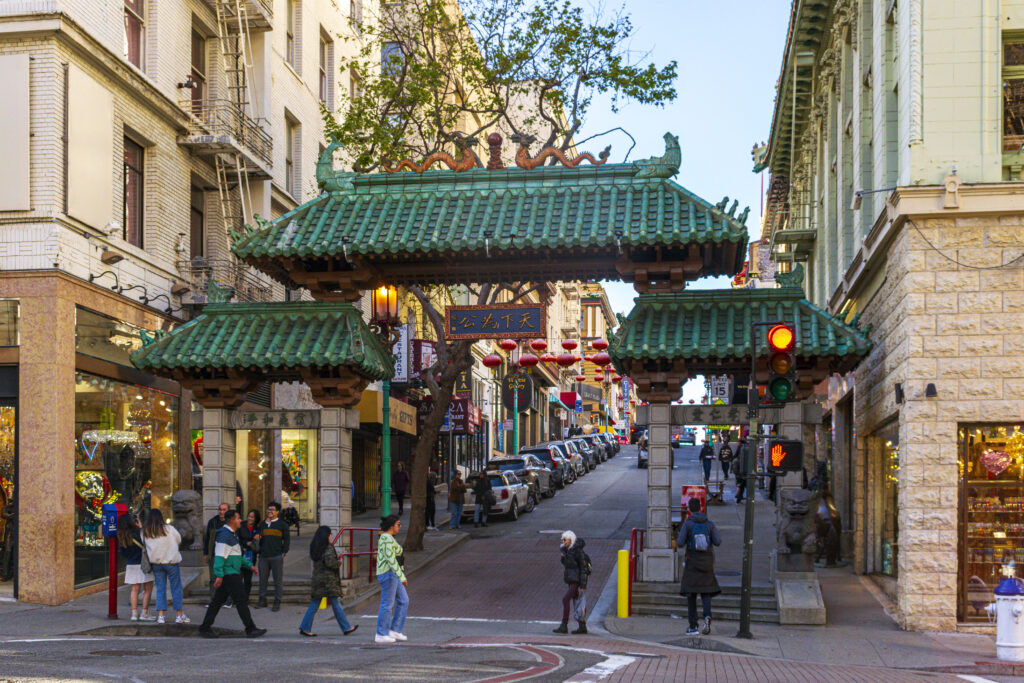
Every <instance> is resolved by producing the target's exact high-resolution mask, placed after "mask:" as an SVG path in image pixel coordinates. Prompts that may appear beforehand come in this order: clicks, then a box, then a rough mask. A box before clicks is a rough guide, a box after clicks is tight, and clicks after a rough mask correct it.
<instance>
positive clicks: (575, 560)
mask: <svg viewBox="0 0 1024 683" xmlns="http://www.w3.org/2000/svg"><path fill="white" fill-rule="evenodd" d="M586 544H587V543H586V541H584V540H583V539H582V538H577V539H576V542H575V543H573V544H572V546H570V547H568V548H566V547H565V546H564V545H563V546H562V566H563V567H565V569H564V571H563V572H562V579H563V580H564V581H565V582H566V583H578V584H579V585H580V588H586V587H587V578H588V577H589V574H587V571H586V563H585V562H584V560H583V546H585V545H586Z"/></svg>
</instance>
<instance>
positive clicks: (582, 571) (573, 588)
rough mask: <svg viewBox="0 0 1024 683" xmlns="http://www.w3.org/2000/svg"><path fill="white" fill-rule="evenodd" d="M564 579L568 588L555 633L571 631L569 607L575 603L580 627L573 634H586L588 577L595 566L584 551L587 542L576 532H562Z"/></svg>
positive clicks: (574, 611) (563, 598)
mask: <svg viewBox="0 0 1024 683" xmlns="http://www.w3.org/2000/svg"><path fill="white" fill-rule="evenodd" d="M561 544H562V547H561V549H560V550H561V553H562V567H564V569H563V570H562V580H563V581H565V583H566V585H567V586H568V589H567V590H566V591H565V595H563V596H562V623H561V624H559V625H558V628H556V629H554V632H555V633H568V632H569V607H570V605H571V604H572V603H575V604H574V605H573V610H572V612H573V617H574V618H575V619H576V622H577V623H578V624H579V627H578V628H577V629H576V630H575V631H573V634H584V633H586V632H587V600H586V597H585V596H586V592H587V579H588V578H589V577H590V572H591V571H592V569H593V566H592V565H591V563H590V556H589V555H587V554H586V553H585V552H583V546H585V545H586V542H585V541H584V540H583V539H582V538H576V534H574V533H573V532H571V531H566V532H564V533H563V534H562V540H561Z"/></svg>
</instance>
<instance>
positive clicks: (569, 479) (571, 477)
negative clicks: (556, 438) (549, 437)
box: [551, 448, 580, 484]
mask: <svg viewBox="0 0 1024 683" xmlns="http://www.w3.org/2000/svg"><path fill="white" fill-rule="evenodd" d="M551 457H552V458H554V459H555V460H559V461H561V462H563V463H565V472H566V475H565V483H566V484H571V483H573V482H574V481H576V480H577V479H579V478H580V475H579V470H577V469H576V465H575V464H574V463H573V461H572V459H571V458H570V456H568V455H566V454H565V453H563V452H562V451H560V450H558V449H557V448H553V449H551Z"/></svg>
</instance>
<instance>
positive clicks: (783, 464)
mask: <svg viewBox="0 0 1024 683" xmlns="http://www.w3.org/2000/svg"><path fill="white" fill-rule="evenodd" d="M767 460H768V462H767V464H768V471H769V472H799V471H801V470H802V469H803V468H804V442H803V441H793V440H784V439H770V440H769V441H768V458H767Z"/></svg>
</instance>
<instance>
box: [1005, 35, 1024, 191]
mask: <svg viewBox="0 0 1024 683" xmlns="http://www.w3.org/2000/svg"><path fill="white" fill-rule="evenodd" d="M1022 149H1024V40H1017V41H1014V42H1005V43H1003V165H1004V167H1006V168H1007V171H1008V174H1009V175H1007V174H1006V173H1004V178H1005V179H1007V180H1018V179H1020V177H1021V166H1022V164H1024V154H1022V153H1021V151H1022Z"/></svg>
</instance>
